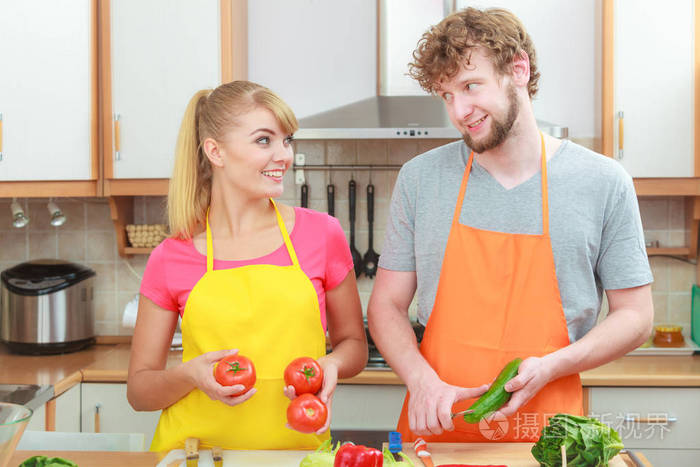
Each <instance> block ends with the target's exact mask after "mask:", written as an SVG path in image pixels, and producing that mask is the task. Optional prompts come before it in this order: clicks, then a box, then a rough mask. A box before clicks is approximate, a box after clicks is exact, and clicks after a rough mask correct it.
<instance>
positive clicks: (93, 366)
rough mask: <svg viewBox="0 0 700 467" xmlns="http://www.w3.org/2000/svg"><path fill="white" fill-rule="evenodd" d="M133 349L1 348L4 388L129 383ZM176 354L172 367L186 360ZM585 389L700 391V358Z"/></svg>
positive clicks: (598, 374) (596, 372)
mask: <svg viewBox="0 0 700 467" xmlns="http://www.w3.org/2000/svg"><path fill="white" fill-rule="evenodd" d="M129 352H130V346H129V344H98V345H93V346H91V347H90V348H88V349H85V350H81V351H79V352H74V353H69V354H63V355H46V356H25V355H16V354H11V353H9V351H8V350H7V348H6V347H4V346H2V345H0V368H2V373H1V374H0V384H50V385H52V386H53V387H54V394H55V395H56V396H58V395H60V394H62V393H63V392H65V391H66V390H68V389H70V388H71V387H72V386H74V385H76V384H78V383H80V382H81V381H85V382H118V383H124V382H126V376H127V370H128V367H129ZM181 358H182V352H181V351H172V352H170V355H169V357H168V366H170V365H176V364H177V363H179V362H180V361H181ZM581 381H582V383H583V385H584V386H672V387H700V355H694V356H626V357H623V358H620V359H618V360H616V361H614V362H611V363H608V364H607V365H603V366H602V367H599V368H595V369H593V370H589V371H585V372H583V373H581ZM340 382H341V383H342V384H402V382H401V380H400V379H399V378H398V376H397V375H396V374H395V373H394V372H393V371H391V370H380V369H372V370H365V371H363V372H361V373H360V374H359V375H357V376H355V377H353V378H348V379H343V380H340Z"/></svg>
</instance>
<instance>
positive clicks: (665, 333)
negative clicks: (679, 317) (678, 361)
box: [654, 324, 685, 347]
mask: <svg viewBox="0 0 700 467" xmlns="http://www.w3.org/2000/svg"><path fill="white" fill-rule="evenodd" d="M654 330H655V333H654V345H655V346H656V347H683V346H684V345H685V340H684V339H683V334H681V331H682V330H683V327H682V326H677V325H674V324H659V325H657V326H654Z"/></svg>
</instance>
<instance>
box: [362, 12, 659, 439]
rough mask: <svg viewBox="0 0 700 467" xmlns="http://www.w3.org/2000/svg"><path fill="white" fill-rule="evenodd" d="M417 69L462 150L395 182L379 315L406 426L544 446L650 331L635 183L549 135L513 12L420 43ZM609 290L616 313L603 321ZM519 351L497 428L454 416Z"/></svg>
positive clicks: (405, 171)
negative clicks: (549, 426)
mask: <svg viewBox="0 0 700 467" xmlns="http://www.w3.org/2000/svg"><path fill="white" fill-rule="evenodd" d="M411 75H412V76H413V77H414V78H415V79H417V80H418V81H419V83H420V84H421V86H422V87H423V88H424V89H426V90H427V91H429V92H433V93H435V94H437V95H439V96H440V97H442V99H443V100H444V103H445V106H446V108H447V112H448V114H449V116H450V120H451V122H452V124H453V125H454V126H455V127H456V128H457V129H458V130H459V131H460V132H461V133H462V135H463V141H459V142H455V143H450V144H447V145H445V146H441V147H439V148H436V149H433V150H431V151H428V152H427V153H425V154H422V155H420V156H418V157H415V158H414V159H412V160H411V161H409V162H408V163H406V164H405V165H404V167H403V168H402V170H401V172H400V174H399V177H398V179H397V182H396V186H395V188H394V194H393V197H392V202H391V211H390V218H389V222H388V224H387V233H386V239H385V243H384V247H383V251H382V255H381V258H380V261H379V266H380V268H379V271H378V274H377V277H376V282H375V285H374V290H373V292H372V296H371V298H370V302H369V308H368V318H369V325H370V330H371V333H372V337H373V339H374V342H375V343H376V344H377V346H378V348H379V350H380V352H381V353H382V355H383V356H384V357H385V358H386V360H387V361H388V362H389V364H390V365H391V367H392V368H393V369H394V370H395V371H396V373H397V374H398V375H399V376H400V377H401V379H402V380H403V381H404V382H405V384H406V386H407V389H408V392H409V395H408V396H407V398H406V401H405V403H404V407H403V411H402V413H401V417H400V419H399V424H398V430H399V431H401V432H402V434H403V436H404V440H409V441H410V440H413V439H415V437H416V436H417V435H423V436H425V437H426V440H428V441H430V440H434V441H445V442H458V441H473V442H484V441H489V440H499V441H530V442H531V441H535V440H537V439H538V438H539V433H540V430H541V428H542V426H544V425H545V424H546V420H547V418H548V417H549V416H551V415H553V414H555V413H558V412H565V413H572V414H581V413H582V394H581V393H582V391H581V382H580V379H579V376H578V373H579V372H581V371H584V370H587V369H590V368H594V367H596V366H599V365H602V364H605V363H607V362H609V361H611V360H614V359H616V358H619V357H621V356H623V355H624V354H625V353H627V352H629V351H630V350H632V349H634V348H636V347H637V346H639V345H640V344H642V343H643V342H644V341H645V340H646V338H647V337H648V335H649V333H650V332H651V327H652V321H653V306H652V300H651V286H650V283H651V282H652V280H653V279H652V275H651V271H650V269H649V263H648V259H647V256H646V250H645V246H644V239H643V232H642V226H641V221H640V216H639V208H638V205H637V199H636V195H635V192H634V186H633V184H632V180H631V178H630V177H629V176H628V175H627V174H626V172H624V170H623V169H622V167H621V166H620V165H619V164H618V163H617V162H615V161H614V160H612V159H610V158H607V157H604V156H601V155H599V154H596V153H593V152H592V151H589V150H587V149H585V148H583V147H581V146H578V145H576V144H574V143H572V142H570V141H562V140H558V139H556V138H553V137H550V136H548V135H542V134H541V133H540V132H539V131H538V129H537V124H536V120H535V117H534V114H533V109H532V103H531V99H532V97H533V96H534V95H535V93H536V92H537V81H538V78H539V73H538V72H537V65H536V60H535V50H534V47H533V45H532V42H531V39H530V37H529V36H528V34H527V33H526V31H525V29H524V27H523V26H522V24H521V22H520V21H519V20H518V19H517V18H516V17H515V16H514V15H513V14H512V13H510V12H509V11H506V10H500V9H490V10H484V11H481V10H477V9H473V8H467V9H465V10H462V11H459V12H457V13H454V14H452V15H450V16H449V17H447V18H445V19H444V20H443V21H442V22H441V23H440V24H438V25H437V26H435V27H433V28H431V29H430V31H428V32H427V33H425V34H424V35H423V37H422V39H421V41H420V42H419V45H418V48H417V50H416V51H415V53H414V62H413V63H412V64H411ZM545 161H546V162H545ZM467 182H468V183H467ZM603 291H605V293H606V295H607V299H608V303H609V315H608V316H607V317H606V318H605V319H604V320H603V321H601V322H600V324H597V325H596V320H597V318H598V314H599V312H600V308H601V301H602V293H603ZM414 294H416V298H417V304H418V318H419V321H420V322H421V323H423V324H425V325H426V329H425V333H424V336H423V340H422V342H421V345H420V350H419V349H418V346H417V343H416V340H415V337H414V334H413V332H412V329H411V326H410V324H409V320H408V307H409V304H410V303H411V300H412V299H413V296H414ZM516 357H521V358H522V359H523V362H522V364H521V365H520V367H519V372H518V375H517V376H516V377H514V378H513V379H512V380H510V381H509V382H508V383H507V384H506V386H505V389H506V390H507V391H509V392H511V393H512V397H511V399H510V401H509V402H508V403H507V404H506V405H505V406H504V407H503V408H502V409H501V410H500V414H498V413H497V414H495V415H494V417H496V418H495V420H496V421H500V422H502V423H499V424H498V425H497V426H498V427H499V428H500V429H501V432H494V431H493V430H482V431H483V434H482V432H480V429H479V427H480V424H467V423H466V422H464V420H463V419H462V417H455V418H453V417H452V414H453V413H455V412H458V411H460V410H464V409H466V408H468V407H469V405H471V403H472V402H473V401H474V398H476V397H478V396H479V395H481V394H482V393H483V392H484V391H485V390H486V389H487V388H488V385H489V384H490V383H491V382H492V381H493V380H494V378H495V377H496V376H497V375H498V373H499V372H500V370H501V369H502V368H503V367H504V366H505V365H506V363H508V362H509V361H511V360H512V359H513V358H516ZM498 417H501V418H498ZM481 426H482V428H483V427H484V425H483V424H482V425H481Z"/></svg>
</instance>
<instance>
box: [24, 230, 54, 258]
mask: <svg viewBox="0 0 700 467" xmlns="http://www.w3.org/2000/svg"><path fill="white" fill-rule="evenodd" d="M57 256H58V240H57V236H56V232H29V258H30V259H40V258H56V257H57Z"/></svg>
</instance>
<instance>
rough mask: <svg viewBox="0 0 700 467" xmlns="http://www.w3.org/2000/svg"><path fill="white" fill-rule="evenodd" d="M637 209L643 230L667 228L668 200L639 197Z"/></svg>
mask: <svg viewBox="0 0 700 467" xmlns="http://www.w3.org/2000/svg"><path fill="white" fill-rule="evenodd" d="M639 211H640V213H641V216H642V226H644V230H666V229H668V218H669V216H668V200H667V199H665V198H641V199H640V200H639Z"/></svg>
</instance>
